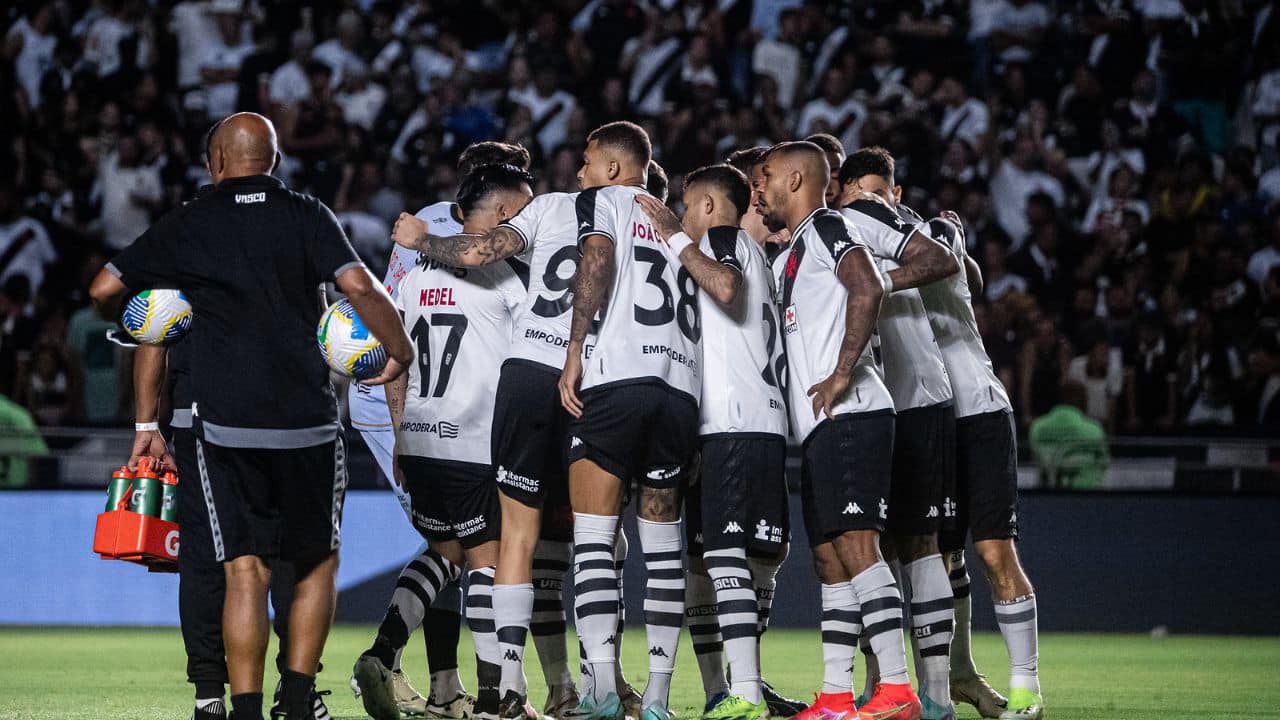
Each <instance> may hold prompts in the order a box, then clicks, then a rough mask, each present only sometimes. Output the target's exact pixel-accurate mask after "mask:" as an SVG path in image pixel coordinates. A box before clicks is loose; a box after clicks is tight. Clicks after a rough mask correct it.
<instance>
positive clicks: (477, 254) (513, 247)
mask: <svg viewBox="0 0 1280 720" xmlns="http://www.w3.org/2000/svg"><path fill="white" fill-rule="evenodd" d="M391 239H392V240H395V242H396V244H397V245H399V246H401V247H404V248H408V249H410V250H417V251H418V252H420V253H422V254H423V255H426V256H427V257H429V258H431V259H432V260H435V261H436V262H439V263H442V264H444V265H448V266H450V267H479V266H480V265H488V264H490V263H495V262H498V261H499V260H506V259H507V258H509V257H511V256H513V255H517V254H519V253H520V252H521V251H522V250H524V248H525V240H524V238H523V237H521V235H520V233H518V232H516V231H515V230H513V229H511V228H509V227H506V226H503V225H499V226H497V227H495V228H494V229H493V230H491V231H489V232H488V233H485V234H483V235H478V234H475V233H459V234H457V235H451V236H449V237H441V236H439V235H432V234H430V233H429V232H427V224H426V223H425V222H423V221H422V220H421V219H419V218H417V217H414V216H413V215H410V214H409V213H400V218H399V219H397V220H396V226H395V229H394V230H392V231H391Z"/></svg>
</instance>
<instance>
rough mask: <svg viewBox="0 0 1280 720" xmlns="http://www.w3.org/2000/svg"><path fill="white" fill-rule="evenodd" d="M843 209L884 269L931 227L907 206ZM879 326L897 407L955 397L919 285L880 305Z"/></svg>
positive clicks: (870, 204)
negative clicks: (917, 235)
mask: <svg viewBox="0 0 1280 720" xmlns="http://www.w3.org/2000/svg"><path fill="white" fill-rule="evenodd" d="M840 212H841V214H842V215H844V216H845V218H847V219H848V220H849V221H850V222H851V223H853V225H854V226H855V227H857V228H858V230H859V232H861V234H862V239H863V240H865V241H866V243H867V247H868V249H870V250H871V254H872V255H874V256H875V257H876V264H877V265H878V266H879V268H880V271H881V272H882V273H888V272H889V271H890V270H893V269H896V268H897V267H898V266H899V263H898V260H899V259H900V258H901V257H902V251H903V250H904V249H905V248H906V246H907V241H908V240H909V239H910V238H911V235H912V234H913V233H915V232H921V233H925V234H926V235H927V234H928V232H929V226H928V224H927V223H925V222H924V221H923V220H921V219H920V218H919V217H917V216H915V213H914V212H912V211H911V210H910V209H908V208H905V207H900V210H899V211H898V212H896V213H895V212H894V211H892V210H890V209H889V208H887V207H885V206H884V205H881V204H880V203H878V202H875V201H872V200H855V201H854V202H853V203H851V204H850V205H849V206H847V207H846V208H845V209H843V210H841V211H840ZM876 327H877V330H878V332H879V333H880V349H881V352H882V354H883V358H884V382H885V385H886V386H887V387H888V388H889V394H890V395H892V396H893V406H894V408H895V409H897V410H910V409H911V408H918V407H929V406H930V405H937V404H939V403H944V402H947V401H949V400H951V381H950V380H949V379H948V378H947V368H946V365H945V364H944V363H943V360H942V351H941V350H939V349H938V343H937V341H936V340H934V337H933V328H932V327H930V325H929V316H928V314H927V313H926V312H925V309H924V303H923V301H921V299H920V292H919V291H918V290H916V289H915V288H907V289H905V290H896V291H894V292H892V293H890V294H889V296H888V297H886V298H885V299H884V304H883V305H882V306H881V308H880V321H879V322H878V323H877V325H876Z"/></svg>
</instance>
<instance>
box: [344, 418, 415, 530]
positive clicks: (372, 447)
mask: <svg viewBox="0 0 1280 720" xmlns="http://www.w3.org/2000/svg"><path fill="white" fill-rule="evenodd" d="M356 429H357V430H359V431H360V437H362V438H364V444H365V445H367V446H369V452H371V453H373V459H374V460H376V461H377V462H378V469H379V470H381V471H382V475H383V477H385V478H386V479H387V484H388V485H390V486H391V491H392V492H394V493H395V494H396V499H397V500H399V501H400V507H401V508H403V509H404V513H405V515H407V516H408V517H409V519H410V520H412V519H413V509H412V505H411V504H410V503H409V494H408V493H406V492H405V491H404V489H403V488H401V487H400V486H399V485H397V484H396V476H395V473H394V471H393V470H392V469H391V454H392V453H393V452H394V451H395V448H396V434H395V431H393V430H391V429H387V430H361V429H360V427H359V426H357V427H356Z"/></svg>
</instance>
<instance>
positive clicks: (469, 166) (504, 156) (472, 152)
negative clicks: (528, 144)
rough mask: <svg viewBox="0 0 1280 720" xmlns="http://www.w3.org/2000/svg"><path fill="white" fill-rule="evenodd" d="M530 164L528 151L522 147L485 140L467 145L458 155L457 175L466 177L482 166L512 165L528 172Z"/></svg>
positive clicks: (516, 144) (517, 144) (515, 144)
mask: <svg viewBox="0 0 1280 720" xmlns="http://www.w3.org/2000/svg"><path fill="white" fill-rule="evenodd" d="M531 163H532V160H531V158H530V157H529V151H528V150H527V149H526V148H525V147H524V146H523V145H521V144H519V143H504V142H498V141H496V140H485V141H484V142H478V143H474V144H471V145H468V146H467V148H466V149H465V150H463V151H462V154H460V155H458V174H459V175H461V176H463V177H466V176H467V175H470V174H471V173H472V172H473V171H474V170H475V169H476V168H478V167H480V166H482V165H514V166H516V167H518V168H520V169H521V170H528V169H529V165H530V164H531Z"/></svg>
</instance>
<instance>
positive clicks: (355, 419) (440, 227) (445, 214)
mask: <svg viewBox="0 0 1280 720" xmlns="http://www.w3.org/2000/svg"><path fill="white" fill-rule="evenodd" d="M456 207H457V206H456V205H454V204H453V203H451V202H438V203H435V204H434V205H428V206H426V207H424V208H422V209H421V210H419V211H418V212H417V213H415V216H416V217H417V218H418V219H419V220H422V221H424V222H426V223H427V232H429V233H431V234H432V235H456V234H458V233H460V232H462V223H459V222H458V220H457V217H456V216H455V214H454V212H455V208H456ZM421 257H422V256H421V255H419V254H418V252H417V251H416V250H409V249H407V248H402V247H400V246H399V245H396V246H395V247H393V248H392V249H391V259H390V261H389V262H388V263H387V274H386V276H385V277H384V278H382V286H383V287H385V288H386V289H387V292H388V293H390V294H391V299H392V300H395V299H396V298H397V297H399V293H400V281H402V280H404V278H405V276H407V275H408V274H409V272H410V271H411V270H413V268H414V266H416V265H417V264H418V261H419V259H421ZM347 401H348V405H349V410H348V413H349V414H350V416H351V425H352V427H354V428H356V429H357V430H365V431H370V430H386V431H389V430H391V413H390V412H388V411H387V396H386V393H385V392H384V391H383V389H382V386H381V385H378V386H370V385H361V384H360V383H358V382H354V381H353V382H352V383H351V385H350V387H349V388H348V390H347Z"/></svg>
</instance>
